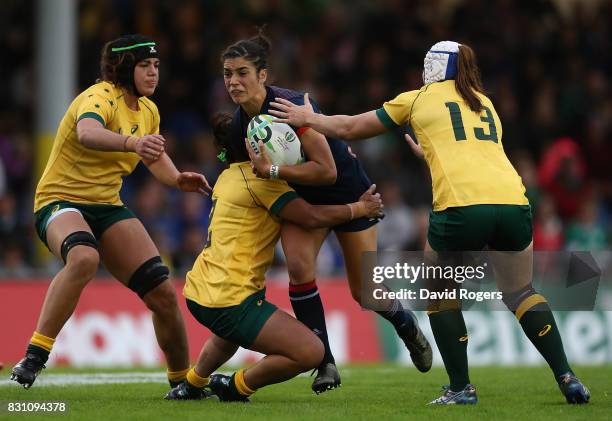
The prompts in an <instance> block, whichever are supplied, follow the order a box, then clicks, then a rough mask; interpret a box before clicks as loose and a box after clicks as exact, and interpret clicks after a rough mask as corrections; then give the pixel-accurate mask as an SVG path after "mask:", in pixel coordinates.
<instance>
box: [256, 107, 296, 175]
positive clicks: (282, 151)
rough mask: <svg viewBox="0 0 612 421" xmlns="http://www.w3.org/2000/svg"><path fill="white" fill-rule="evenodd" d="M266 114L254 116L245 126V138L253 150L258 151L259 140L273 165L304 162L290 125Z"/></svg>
mask: <svg viewBox="0 0 612 421" xmlns="http://www.w3.org/2000/svg"><path fill="white" fill-rule="evenodd" d="M275 120H276V118H275V117H273V116H271V115H268V114H260V115H258V116H255V117H253V118H252V119H251V121H250V122H249V125H248V127H247V140H248V142H249V144H250V145H251V147H252V148H253V150H254V151H255V152H257V153H259V141H260V140H261V141H262V142H263V144H264V148H266V155H268V156H269V157H270V160H271V161H272V163H273V164H275V165H297V164H301V163H302V162H304V152H303V151H302V144H301V143H300V139H299V138H298V136H297V134H295V132H294V131H293V129H292V128H291V126H289V125H288V124H285V123H277V122H275Z"/></svg>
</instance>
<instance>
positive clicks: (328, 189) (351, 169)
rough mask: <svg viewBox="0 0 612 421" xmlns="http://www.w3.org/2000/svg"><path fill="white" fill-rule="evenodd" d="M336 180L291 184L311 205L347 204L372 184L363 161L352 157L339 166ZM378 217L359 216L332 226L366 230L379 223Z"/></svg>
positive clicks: (354, 200) (351, 229)
mask: <svg viewBox="0 0 612 421" xmlns="http://www.w3.org/2000/svg"><path fill="white" fill-rule="evenodd" d="M336 170H337V173H338V176H337V179H336V182H335V183H334V184H332V185H329V186H304V185H300V184H291V187H292V188H293V189H295V191H296V192H297V194H299V195H300V197H301V198H303V199H304V200H306V201H307V202H308V203H310V204H311V205H345V204H347V203H353V202H357V201H358V200H359V197H361V195H362V194H363V193H364V192H365V191H366V190H367V189H368V188H369V187H370V186H371V185H372V182H371V181H370V179H369V177H368V175H367V174H366V173H365V171H364V169H363V167H362V166H361V163H360V162H359V161H358V160H357V159H350V160H347V162H345V163H344V165H343V167H342V168H337V169H336ZM378 221H379V220H378V219H370V218H359V219H354V220H352V221H349V222H345V223H344V224H340V225H335V226H333V227H331V229H332V230H334V231H341V232H356V231H364V230H366V229H368V228H370V227H371V226H373V225H376V224H377V223H378Z"/></svg>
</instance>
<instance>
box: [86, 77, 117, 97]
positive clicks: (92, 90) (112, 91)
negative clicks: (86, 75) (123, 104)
mask: <svg viewBox="0 0 612 421" xmlns="http://www.w3.org/2000/svg"><path fill="white" fill-rule="evenodd" d="M83 94H87V95H91V94H94V95H99V96H101V97H102V98H105V99H108V100H111V101H114V100H116V99H117V96H118V95H121V90H120V89H118V88H116V87H115V86H114V85H113V84H112V83H110V82H106V81H102V82H98V83H96V84H95V85H91V86H90V87H89V88H87V89H85V90H84V91H83V93H82V94H81V95H83Z"/></svg>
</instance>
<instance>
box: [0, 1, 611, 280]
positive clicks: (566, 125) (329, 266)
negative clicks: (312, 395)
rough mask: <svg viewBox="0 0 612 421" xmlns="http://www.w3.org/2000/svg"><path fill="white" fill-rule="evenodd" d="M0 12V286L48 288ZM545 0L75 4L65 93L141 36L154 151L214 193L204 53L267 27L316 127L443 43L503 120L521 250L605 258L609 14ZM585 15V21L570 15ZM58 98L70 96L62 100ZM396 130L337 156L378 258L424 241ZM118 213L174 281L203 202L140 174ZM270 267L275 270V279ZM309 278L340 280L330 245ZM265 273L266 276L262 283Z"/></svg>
mask: <svg viewBox="0 0 612 421" xmlns="http://www.w3.org/2000/svg"><path fill="white" fill-rule="evenodd" d="M30 3H31V2H27V1H26V2H23V1H14V0H8V1H6V2H3V11H2V14H1V18H0V48H1V49H2V62H3V65H2V66H0V76H1V79H2V80H3V84H2V85H0V97H1V98H2V99H3V100H2V101H1V102H0V238H1V239H2V240H1V243H0V278H1V277H20V276H33V275H48V274H50V273H52V271H53V270H55V269H56V268H57V266H55V265H57V264H58V263H57V262H55V260H56V259H51V260H47V259H41V258H40V253H39V252H37V249H38V248H39V247H38V245H37V243H38V239H37V238H36V235H35V233H34V229H33V215H32V202H33V193H34V188H35V184H36V182H37V181H38V180H37V175H36V174H35V168H34V162H35V153H36V140H35V139H36V137H35V132H34V129H33V125H34V113H35V105H36V89H32V86H33V85H34V65H35V63H34V58H33V57H34V56H35V55H34V54H33V51H34V49H35V45H34V38H35V37H34V35H35V34H34V30H33V28H35V19H36V17H35V14H34V10H35V8H33V7H32V5H31V4H30ZM560 3H564V4H563V5H564V6H565V7H564V8H559V7H558V6H557V3H556V2H552V1H549V0H525V1H511V0H499V1H486V0H465V1H461V0H452V1H450V0H447V1H441V0H437V1H434V0H422V1H403V0H377V1H367V0H344V1H325V0H305V1H300V2H295V1H290V0H245V1H235V0H225V1H221V0H206V1H170V0H167V1H154V0H135V1H128V0H114V1H105V0H90V1H83V2H80V3H79V12H78V16H79V22H78V31H79V34H80V36H79V51H78V63H79V69H78V77H79V80H78V87H79V90H81V89H84V88H86V87H87V86H89V85H91V84H93V83H94V81H95V79H96V77H97V76H98V66H99V53H100V50H101V48H102V45H103V44H104V43H105V42H106V41H108V40H111V39H113V38H115V37H117V36H118V35H120V34H124V33H129V32H141V33H145V34H150V35H153V36H154V37H155V39H156V40H157V41H158V45H159V47H160V51H161V54H162V63H161V82H160V87H159V89H158V91H157V92H156V94H155V96H154V97H153V100H154V101H155V102H156V103H157V104H158V106H159V109H160V113H161V116H162V134H163V135H164V136H165V138H166V140H167V151H168V152H169V154H170V156H172V157H173V158H174V160H175V162H176V164H177V167H178V168H179V169H182V170H192V171H200V172H202V173H204V174H205V175H206V176H207V178H208V179H209V181H211V182H214V180H215V179H216V177H217V175H218V174H219V172H220V171H221V170H222V167H221V165H220V163H219V162H217V160H216V158H215V156H216V151H215V149H214V147H213V145H212V138H211V130H210V126H209V118H210V116H211V115H212V114H213V113H214V112H216V111H220V110H225V111H231V110H233V109H234V106H233V104H232V103H231V102H230V100H229V97H228V95H227V94H226V92H225V89H224V86H223V79H222V74H221V65H220V61H219V54H220V52H221V50H222V49H223V48H224V47H225V46H226V45H228V44H229V43H231V42H233V41H235V40H237V39H239V38H243V37H248V36H251V35H253V34H254V33H255V26H256V25H260V24H264V23H267V29H266V32H267V35H268V36H269V37H270V39H271V40H272V42H273V53H272V56H273V59H272V62H271V78H272V84H277V85H279V86H285V87H291V88H294V89H300V90H307V91H309V92H311V95H312V96H313V97H314V98H315V99H316V100H317V101H318V103H319V104H320V106H321V107H322V109H323V110H324V111H325V112H326V113H358V112H363V111H366V110H370V109H374V108H378V107H380V106H381V105H382V103H383V102H384V101H385V100H387V99H390V98H393V97H394V96H395V95H397V94H399V93H400V92H402V91H406V90H411V89H417V88H419V87H420V86H421V84H422V82H421V71H422V63H423V56H424V53H425V52H426V51H427V49H428V48H429V47H430V46H431V45H432V44H433V43H434V42H436V41H439V40H444V39H452V40H456V41H459V42H464V43H467V44H469V45H470V46H471V47H472V48H474V50H475V51H476V53H477V55H478V58H479V64H480V66H481V69H482V73H483V80H484V84H485V88H486V90H487V91H488V92H489V94H490V96H491V97H492V98H493V102H494V104H495V105H496V108H497V111H498V113H499V115H500V117H501V119H502V123H503V129H504V130H503V143H504V147H505V149H506V152H507V153H508V155H509V156H510V158H511V160H512V162H513V163H514V165H515V167H516V168H517V170H518V171H519V173H520V174H521V176H522V177H523V182H524V184H525V186H526V187H527V194H528V196H529V199H530V201H531V205H532V208H533V209H534V237H535V246H536V249H539V250H563V249H579V250H594V249H604V248H608V247H609V246H610V238H611V237H610V234H611V228H612V223H611V219H610V217H611V215H610V212H611V211H612V171H611V170H610V165H611V159H612V85H611V81H610V77H609V76H610V75H611V74H612V55H610V53H609V52H610V51H611V50H612V45H611V44H612V33H611V27H610V25H609V23H610V22H612V2H610V1H607V0H606V1H593V2H579V1H575V2H560ZM587 6H588V7H587ZM75 95H76V92H75ZM402 139H403V138H402V137H401V133H399V132H398V133H394V134H390V135H387V136H383V137H380V138H377V139H374V140H370V141H366V142H360V143H356V144H353V145H352V146H353V150H354V151H355V153H356V154H357V155H358V157H359V158H360V159H361V160H362V161H363V163H364V165H365V167H366V169H367V171H368V173H369V175H370V177H371V179H372V180H373V181H374V182H376V183H377V185H378V186H379V191H380V192H381V193H382V195H383V199H384V201H385V206H386V208H385V209H386V218H385V219H384V220H383V221H382V222H381V223H380V225H379V234H378V237H379V245H380V247H381V249H389V250H398V249H406V250H418V249H421V248H422V246H423V244H424V239H425V235H426V231H427V217H428V212H429V210H430V201H431V193H430V190H431V184H430V179H429V174H428V170H427V168H426V166H425V165H424V164H423V163H422V162H420V161H419V160H418V159H416V158H415V157H414V156H412V154H411V152H410V150H409V148H408V147H407V146H406V145H404V144H403V140H402ZM122 196H123V199H124V201H125V202H126V204H128V206H130V207H131V208H132V209H133V210H134V211H135V212H136V214H137V215H138V216H139V217H140V218H141V220H142V221H143V223H144V224H145V226H146V227H147V229H148V230H149V231H150V233H151V234H152V236H153V239H154V241H155V242H156V244H157V245H158V247H159V248H160V251H161V252H162V256H163V257H164V259H165V261H166V262H168V263H169V264H170V265H171V266H172V267H173V268H174V274H175V275H178V276H180V275H181V274H182V273H184V272H185V271H186V270H188V269H190V267H191V264H192V262H193V260H194V258H195V256H197V254H198V253H199V252H200V251H201V247H202V244H203V242H204V238H205V237H206V230H207V224H208V213H209V209H210V202H209V200H202V199H201V198H200V197H199V196H197V195H190V194H181V193H178V192H176V191H171V190H170V189H166V188H164V187H163V186H162V185H161V184H160V183H158V182H156V181H154V180H153V179H152V178H151V177H150V176H149V175H148V172H147V171H146V169H143V168H140V169H139V170H137V172H136V173H135V174H134V175H132V176H131V177H129V178H127V179H126V181H125V184H124V191H123V195H122ZM282 267H283V266H282V256H281V257H279V261H278V262H276V268H277V269H278V270H282ZM319 269H320V275H322V276H324V275H337V274H341V273H342V272H343V264H342V257H341V253H340V252H339V248H338V246H337V244H336V242H335V238H334V237H333V236H330V238H329V240H328V241H327V243H326V244H325V245H324V248H323V250H322V253H321V255H320V258H319ZM279 273H280V272H279Z"/></svg>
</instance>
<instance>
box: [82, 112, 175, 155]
mask: <svg viewBox="0 0 612 421" xmlns="http://www.w3.org/2000/svg"><path fill="white" fill-rule="evenodd" d="M77 137H78V139H79V142H80V143H81V144H82V145H84V146H86V147H88V148H90V149H95V150H97V151H107V152H134V153H136V154H138V155H139V156H140V157H141V158H142V159H144V160H151V161H153V160H156V159H158V158H159V157H160V156H161V155H162V154H163V153H164V143H165V142H166V140H165V139H164V138H163V136H161V135H159V134H150V135H146V136H143V137H134V136H126V135H122V134H118V133H115V132H112V131H110V130H108V129H105V128H104V126H103V125H102V123H100V122H99V121H98V120H96V119H93V118H84V119H82V120H80V121H79V122H78V123H77Z"/></svg>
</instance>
